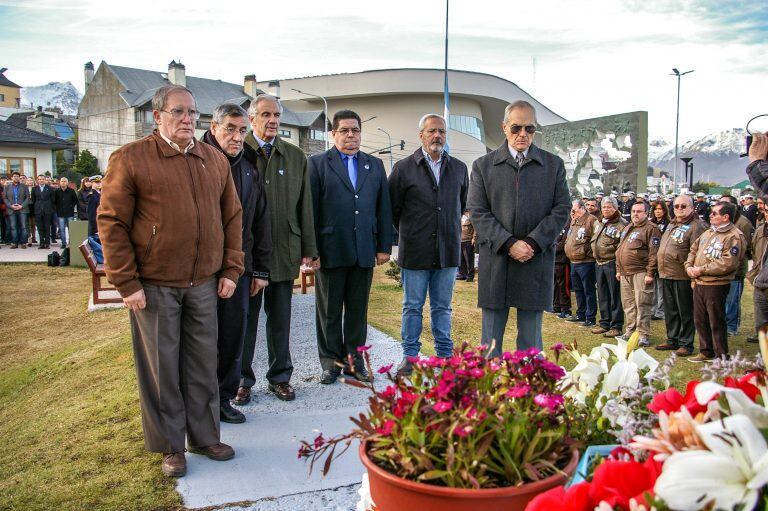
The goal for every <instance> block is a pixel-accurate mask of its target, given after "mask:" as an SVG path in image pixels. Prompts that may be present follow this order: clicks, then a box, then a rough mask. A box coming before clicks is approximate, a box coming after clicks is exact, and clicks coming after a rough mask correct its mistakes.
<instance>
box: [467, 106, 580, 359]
mask: <svg viewBox="0 0 768 511" xmlns="http://www.w3.org/2000/svg"><path fill="white" fill-rule="evenodd" d="M502 128H503V130H504V134H505V135H506V141H505V142H504V143H503V144H502V145H501V147H499V148H498V149H496V150H495V151H492V152H490V153H489V154H487V155H485V156H482V157H480V158H478V159H477V160H475V162H474V163H473V165H472V174H471V177H470V184H469V199H468V202H469V209H470V211H471V212H472V220H473V222H474V224H475V229H476V231H477V238H478V243H479V251H480V264H479V268H480V276H479V279H478V300H477V302H478V306H479V307H481V308H482V310H483V319H482V342H483V344H485V345H486V346H489V347H491V346H492V350H490V351H489V355H490V356H498V355H501V353H502V342H503V340H504V328H505V327H506V324H507V318H508V317H509V308H510V307H516V308H517V348H518V349H526V348H532V347H535V348H538V349H541V348H542V338H541V326H542V317H543V313H544V310H545V309H550V307H552V296H553V293H554V284H553V276H554V271H555V248H554V241H555V238H557V236H558V234H559V233H560V231H561V230H562V229H563V226H564V225H565V223H566V221H567V219H568V212H569V210H570V197H569V193H568V185H567V184H566V181H565V166H564V164H563V160H562V159H561V158H558V157H557V156H555V155H554V154H551V153H549V152H547V151H544V150H543V149H540V148H539V147H537V146H535V145H533V136H534V133H536V110H535V109H534V107H533V105H531V104H530V103H528V102H525V101H516V102H514V103H511V104H510V105H508V106H507V108H506V109H505V111H504V122H503V123H502Z"/></svg>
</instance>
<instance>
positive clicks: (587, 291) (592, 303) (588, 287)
mask: <svg viewBox="0 0 768 511" xmlns="http://www.w3.org/2000/svg"><path fill="white" fill-rule="evenodd" d="M596 282H597V276H596V274H595V263H571V285H572V286H573V292H574V293H575V294H576V317H577V318H579V319H581V320H586V321H591V322H593V323H594V321H595V317H596V316H597V288H596V287H595V284H596Z"/></svg>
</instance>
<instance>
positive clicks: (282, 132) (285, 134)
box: [277, 130, 291, 138]
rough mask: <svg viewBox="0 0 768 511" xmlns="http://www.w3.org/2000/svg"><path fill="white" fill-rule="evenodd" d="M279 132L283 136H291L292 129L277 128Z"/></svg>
mask: <svg viewBox="0 0 768 511" xmlns="http://www.w3.org/2000/svg"><path fill="white" fill-rule="evenodd" d="M277 134H278V135H280V136H281V137H283V138H291V130H277Z"/></svg>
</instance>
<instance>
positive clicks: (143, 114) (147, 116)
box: [134, 110, 155, 124]
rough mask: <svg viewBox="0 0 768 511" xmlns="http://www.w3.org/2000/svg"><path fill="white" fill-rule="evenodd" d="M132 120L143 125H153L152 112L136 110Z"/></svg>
mask: <svg viewBox="0 0 768 511" xmlns="http://www.w3.org/2000/svg"><path fill="white" fill-rule="evenodd" d="M134 119H135V120H136V122H143V123H145V124H154V123H155V118H154V117H153V116H152V110H136V111H135V114H134Z"/></svg>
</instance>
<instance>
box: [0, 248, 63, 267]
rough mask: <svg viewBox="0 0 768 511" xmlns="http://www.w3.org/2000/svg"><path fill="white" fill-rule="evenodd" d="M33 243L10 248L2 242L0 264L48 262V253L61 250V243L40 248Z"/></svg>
mask: <svg viewBox="0 0 768 511" xmlns="http://www.w3.org/2000/svg"><path fill="white" fill-rule="evenodd" d="M37 247H38V245H37V244H34V245H32V246H31V247H27V248H14V249H11V246H10V245H6V244H4V243H3V244H2V247H0V264H3V263H44V264H47V263H48V254H50V253H51V252H54V251H56V252H61V243H52V244H51V248H49V249H45V250H40V249H39V248H37ZM75 248H77V247H75Z"/></svg>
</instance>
